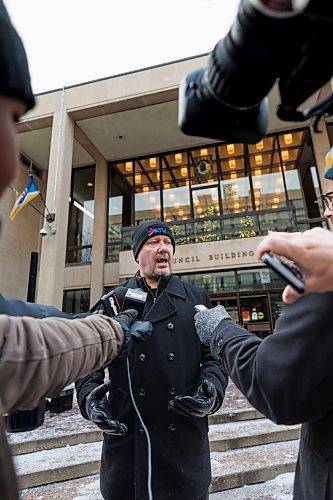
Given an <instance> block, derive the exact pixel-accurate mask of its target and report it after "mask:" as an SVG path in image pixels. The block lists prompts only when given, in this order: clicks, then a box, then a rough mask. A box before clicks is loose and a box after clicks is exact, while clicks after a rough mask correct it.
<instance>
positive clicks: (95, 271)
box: [90, 158, 108, 306]
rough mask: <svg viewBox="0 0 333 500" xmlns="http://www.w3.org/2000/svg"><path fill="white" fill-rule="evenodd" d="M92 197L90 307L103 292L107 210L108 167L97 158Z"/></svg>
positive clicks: (103, 161)
mask: <svg viewBox="0 0 333 500" xmlns="http://www.w3.org/2000/svg"><path fill="white" fill-rule="evenodd" d="M94 197H95V204H94V232H93V243H92V261H91V287H90V306H92V305H94V304H95V303H96V302H97V300H98V299H99V298H100V297H101V295H102V294H103V292H104V264H105V252H106V224H107V208H108V203H107V197H108V165H107V162H106V161H105V160H104V159H103V158H99V159H98V160H97V161H96V172H95V190H94Z"/></svg>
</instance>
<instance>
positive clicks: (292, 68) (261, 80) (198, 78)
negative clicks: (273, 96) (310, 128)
mask: <svg viewBox="0 0 333 500" xmlns="http://www.w3.org/2000/svg"><path fill="white" fill-rule="evenodd" d="M286 3H287V2H285V1H282V0H280V1H279V0H276V1H275V2H267V1H264V0H242V1H241V3H240V6H239V9H238V13H237V17H236V20H235V21H234V23H233V24H232V26H231V28H230V30H229V32H228V34H227V35H226V37H225V38H224V39H222V40H220V41H219V42H218V43H217V44H216V46H215V48H214V49H213V51H212V52H211V53H210V55H209V59H208V63H207V66H206V67H205V68H202V69H198V70H196V71H194V72H192V73H190V74H189V75H187V76H186V77H185V78H183V80H182V82H181V84H180V87H179V107H178V125H179V127H180V129H181V130H182V132H184V133H185V134H187V135H193V136H197V137H206V138H211V139H218V140H223V141H229V142H245V143H252V144H255V143H256V142H259V141H260V140H261V139H262V138H263V136H264V135H265V133H266V130H267V125H268V110H269V105H268V98H267V94H268V93H269V92H270V90H271V89H272V87H273V85H274V84H275V82H276V81H278V87H279V92H280V99H281V102H280V104H279V105H278V108H277V111H276V113H277V115H278V117H279V118H280V119H281V120H286V121H297V122H300V121H305V120H307V119H308V118H311V117H315V118H316V120H315V123H314V128H315V130H316V126H317V124H318V121H319V119H320V117H321V116H322V115H323V114H326V115H329V114H332V113H333V94H330V95H329V96H328V97H327V98H325V99H323V101H321V102H319V103H317V104H316V105H315V106H313V108H309V109H306V110H304V111H301V110H300V109H298V108H299V106H300V105H301V104H303V103H304V101H305V100H306V99H308V98H309V97H310V96H311V95H312V94H313V93H314V92H315V91H316V90H318V89H319V88H320V87H322V86H323V85H324V84H325V83H327V82H328V81H329V79H330V78H331V76H332V75H333V60H332V58H330V57H328V56H327V54H326V51H325V47H330V46H331V33H332V28H333V8H332V6H331V5H327V4H331V2H325V1H324V0H316V1H314V0H310V1H309V0H308V1H307V2H306V1H305V2H304V1H303V2H295V1H294V2H290V8H289V9H287V10H284V9H286V7H285V5H286ZM294 4H295V5H296V4H298V5H301V7H299V8H298V10H296V7H294ZM267 5H269V7H268V6H267ZM272 6H274V7H272ZM296 33H297V35H295V34H296Z"/></svg>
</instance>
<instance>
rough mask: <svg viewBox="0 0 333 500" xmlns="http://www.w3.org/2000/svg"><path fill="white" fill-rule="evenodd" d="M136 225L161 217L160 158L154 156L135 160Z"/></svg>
mask: <svg viewBox="0 0 333 500" xmlns="http://www.w3.org/2000/svg"><path fill="white" fill-rule="evenodd" d="M134 191H135V195H134V209H135V216H134V218H135V225H137V224H141V222H144V221H146V220H151V219H158V220H159V219H160V218H161V199H160V198H161V191H160V166H159V158H157V157H155V156H153V157H150V158H144V159H141V160H137V161H135V176H134Z"/></svg>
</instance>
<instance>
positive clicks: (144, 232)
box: [132, 220, 176, 260]
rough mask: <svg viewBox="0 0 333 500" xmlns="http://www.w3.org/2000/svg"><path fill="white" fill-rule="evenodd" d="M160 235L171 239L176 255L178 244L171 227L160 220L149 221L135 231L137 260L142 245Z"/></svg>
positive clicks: (134, 249)
mask: <svg viewBox="0 0 333 500" xmlns="http://www.w3.org/2000/svg"><path fill="white" fill-rule="evenodd" d="M159 235H162V236H168V238H170V240H171V242H172V246H173V253H175V248H176V243H175V239H174V237H173V234H172V232H171V229H170V228H169V226H168V225H167V224H166V223H165V222H161V221H160V220H147V221H145V222H143V223H142V224H140V225H139V226H135V228H134V229H133V236H132V244H133V253H134V258H135V260H137V258H138V255H139V252H140V250H141V248H142V245H143V244H144V243H145V242H146V241H147V240H148V239H149V238H151V237H152V236H159Z"/></svg>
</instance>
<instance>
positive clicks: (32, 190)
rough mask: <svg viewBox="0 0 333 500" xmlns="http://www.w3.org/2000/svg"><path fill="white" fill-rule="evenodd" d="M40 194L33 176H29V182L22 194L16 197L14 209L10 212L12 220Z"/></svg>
mask: <svg viewBox="0 0 333 500" xmlns="http://www.w3.org/2000/svg"><path fill="white" fill-rule="evenodd" d="M38 195H39V189H38V187H37V184H36V183H35V181H34V179H33V177H32V176H30V177H29V181H28V184H27V185H26V187H25V189H24V190H23V191H22V193H21V194H20V195H18V196H17V197H16V200H15V203H14V206H13V208H12V211H11V212H10V214H9V218H10V220H11V221H13V220H14V219H15V217H16V216H17V214H18V213H19V211H20V210H21V209H22V208H23V207H24V206H25V205H26V204H27V203H29V202H30V201H31V200H33V199H34V198H36V196H38Z"/></svg>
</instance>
